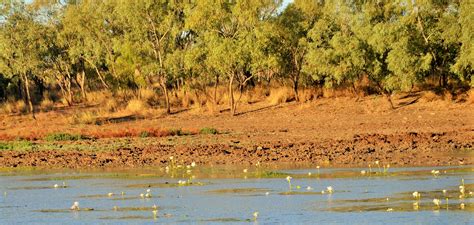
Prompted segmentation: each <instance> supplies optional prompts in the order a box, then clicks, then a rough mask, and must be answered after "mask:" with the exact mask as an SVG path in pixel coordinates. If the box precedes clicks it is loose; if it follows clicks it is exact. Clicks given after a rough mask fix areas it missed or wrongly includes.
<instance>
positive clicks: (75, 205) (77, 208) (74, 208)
mask: <svg viewBox="0 0 474 225" xmlns="http://www.w3.org/2000/svg"><path fill="white" fill-rule="evenodd" d="M71 210H75V211H78V210H79V202H74V203H73V204H72V206H71Z"/></svg>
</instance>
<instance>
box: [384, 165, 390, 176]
mask: <svg viewBox="0 0 474 225" xmlns="http://www.w3.org/2000/svg"><path fill="white" fill-rule="evenodd" d="M389 169H390V164H387V165H383V173H384V174H386V173H388V170H389Z"/></svg>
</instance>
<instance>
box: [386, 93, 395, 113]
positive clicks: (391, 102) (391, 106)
mask: <svg viewBox="0 0 474 225" xmlns="http://www.w3.org/2000/svg"><path fill="white" fill-rule="evenodd" d="M384 95H385V97H386V98H387V100H388V103H389V104H390V108H391V109H395V106H394V105H393V101H392V95H391V93H385V92H384Z"/></svg>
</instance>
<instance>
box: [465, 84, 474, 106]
mask: <svg viewBox="0 0 474 225" xmlns="http://www.w3.org/2000/svg"><path fill="white" fill-rule="evenodd" d="M466 102H467V103H469V104H474V89H472V88H471V89H470V90H469V91H468V92H467V99H466Z"/></svg>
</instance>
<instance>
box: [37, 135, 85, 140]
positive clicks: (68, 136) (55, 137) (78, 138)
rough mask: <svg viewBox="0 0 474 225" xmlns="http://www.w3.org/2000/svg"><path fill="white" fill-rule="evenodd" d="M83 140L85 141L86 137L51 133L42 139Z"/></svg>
mask: <svg viewBox="0 0 474 225" xmlns="http://www.w3.org/2000/svg"><path fill="white" fill-rule="evenodd" d="M83 139H86V137H85V136H83V135H81V134H69V133H53V134H48V135H47V136H46V137H44V140H46V141H79V140H83Z"/></svg>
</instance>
